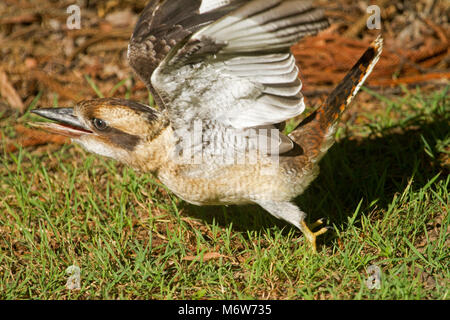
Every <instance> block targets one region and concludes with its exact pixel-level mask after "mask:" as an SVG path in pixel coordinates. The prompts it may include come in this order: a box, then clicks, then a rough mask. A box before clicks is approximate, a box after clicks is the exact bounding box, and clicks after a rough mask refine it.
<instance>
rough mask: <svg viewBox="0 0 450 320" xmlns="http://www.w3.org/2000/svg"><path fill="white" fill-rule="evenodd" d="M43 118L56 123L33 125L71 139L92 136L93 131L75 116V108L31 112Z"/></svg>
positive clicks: (37, 123)
mask: <svg viewBox="0 0 450 320" xmlns="http://www.w3.org/2000/svg"><path fill="white" fill-rule="evenodd" d="M31 112H32V113H34V114H37V115H39V116H41V117H44V118H46V119H49V120H54V121H57V123H54V122H36V123H31V125H33V126H35V127H38V128H42V129H44V130H46V131H48V132H51V133H56V134H59V135H63V136H66V137H69V138H79V137H81V136H84V135H86V134H91V133H92V131H91V130H89V128H86V126H85V125H83V124H82V123H81V122H80V120H78V117H77V116H75V115H74V114H73V108H48V109H36V110H32V111H31Z"/></svg>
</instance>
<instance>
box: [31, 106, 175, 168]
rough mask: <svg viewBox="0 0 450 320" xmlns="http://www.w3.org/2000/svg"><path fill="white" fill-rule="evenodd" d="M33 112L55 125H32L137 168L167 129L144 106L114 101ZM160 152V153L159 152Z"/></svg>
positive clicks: (155, 113) (160, 117)
mask: <svg viewBox="0 0 450 320" xmlns="http://www.w3.org/2000/svg"><path fill="white" fill-rule="evenodd" d="M32 112H33V113H35V114H37V115H39V116H42V117H44V118H47V119H50V120H54V121H56V122H51V123H50V122H39V123H34V125H35V126H37V127H40V128H42V129H44V130H46V131H49V132H51V133H56V134H59V135H63V136H67V137H69V138H71V139H72V141H74V142H76V143H78V144H80V145H81V146H83V147H84V148H85V149H86V150H88V151H90V152H93V153H96V154H99V155H102V156H105V157H109V158H113V159H116V160H118V161H121V162H124V163H127V164H130V165H133V166H135V167H139V164H136V163H140V162H145V161H150V160H151V159H145V158H146V157H149V158H151V157H152V154H153V152H154V150H152V143H153V144H154V142H155V140H157V138H158V137H159V136H160V135H161V133H162V132H163V131H164V130H165V129H166V127H167V126H168V121H166V120H165V119H166V118H165V117H164V115H163V114H162V113H161V112H159V111H157V110H155V109H153V108H151V107H149V106H146V105H143V104H140V103H137V102H133V101H129V100H123V99H115V98H107V99H96V100H89V101H83V102H80V103H79V104H77V105H76V106H75V107H74V108H49V109H37V110H33V111H32ZM159 151H160V152H161V150H159Z"/></svg>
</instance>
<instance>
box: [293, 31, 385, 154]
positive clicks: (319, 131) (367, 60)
mask: <svg viewBox="0 0 450 320" xmlns="http://www.w3.org/2000/svg"><path fill="white" fill-rule="evenodd" d="M382 49H383V38H382V37H381V35H380V36H378V38H377V39H376V40H375V41H373V42H372V43H371V44H370V46H369V48H368V49H367V50H366V52H365V53H364V54H363V55H362V57H361V58H360V59H359V61H358V62H357V63H356V64H355V66H354V67H353V68H352V69H351V70H350V71H349V72H348V73H347V75H346V76H345V78H344V79H343V80H342V81H341V82H340V83H339V84H338V85H337V87H336V88H335V89H334V90H333V91H332V92H331V94H330V95H329V96H328V98H327V100H326V101H325V103H323V104H322V105H321V106H320V107H319V108H318V109H317V110H316V111H314V112H313V113H312V114H311V115H310V116H309V117H308V118H306V119H305V120H303V121H302V122H301V123H300V124H299V125H298V127H297V128H296V129H295V130H294V131H293V132H292V133H291V134H290V135H289V137H290V138H291V139H292V140H294V141H295V142H296V143H297V144H299V145H300V146H301V147H302V148H303V150H304V152H306V153H307V154H308V153H310V152H313V153H316V152H319V153H322V154H324V153H325V151H326V150H327V149H328V148H329V147H331V145H332V144H333V142H334V139H333V136H334V133H335V128H336V126H335V124H336V123H337V121H338V120H339V118H340V116H341V115H342V113H343V112H344V111H345V110H346V109H347V107H348V105H349V104H350V103H351V102H352V101H353V99H354V98H355V96H356V94H357V93H358V91H359V89H360V88H361V86H362V85H363V84H364V82H365V81H366V79H367V77H368V76H369V75H370V73H371V72H372V70H373V68H374V67H375V65H376V63H377V62H378V60H379V58H380V55H381V52H382ZM310 155H311V156H314V155H312V154H310Z"/></svg>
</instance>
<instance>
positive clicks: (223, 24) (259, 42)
mask: <svg viewBox="0 0 450 320" xmlns="http://www.w3.org/2000/svg"><path fill="white" fill-rule="evenodd" d="M204 1H205V0H204ZM174 2H176V1H174ZM207 2H208V3H203V7H202V2H201V1H200V6H199V8H203V9H202V10H207V9H205V8H220V10H221V12H227V13H226V14H224V15H222V16H217V19H216V20H215V21H214V22H209V21H208V22H207V23H206V25H204V26H202V27H199V24H195V27H194V28H191V29H190V30H189V32H190V33H189V34H188V35H186V36H185V38H183V39H182V40H179V41H178V42H177V43H176V44H175V45H174V47H172V48H171V49H170V53H168V54H166V55H165V58H164V59H163V60H162V62H161V63H160V64H159V66H158V67H157V68H156V70H155V71H154V72H153V74H152V76H151V86H152V88H153V87H154V88H155V89H156V90H155V91H156V92H157V93H158V95H159V97H160V98H161V100H162V102H163V104H164V105H165V106H166V107H167V109H168V112H169V116H170V118H171V123H172V126H174V128H175V129H176V130H177V129H180V128H183V127H189V126H191V125H192V120H193V119H199V120H205V121H214V122H217V123H218V124H219V125H223V126H225V127H231V128H235V129H236V130H246V129H248V128H252V127H260V126H273V125H276V124H278V123H282V122H284V121H286V120H287V119H290V118H292V117H295V116H297V115H299V114H301V113H302V112H303V111H304V109H305V105H304V101H303V96H302V94H301V92H300V91H301V88H302V84H301V81H300V80H299V79H298V71H299V70H298V67H297V66H296V63H295V59H294V57H293V55H292V54H291V52H290V47H291V46H292V45H293V44H294V43H296V42H297V41H299V40H300V39H301V38H302V37H304V36H306V35H309V34H314V33H317V32H318V31H320V30H322V29H324V28H326V27H327V26H328V21H327V20H326V18H325V17H324V15H323V12H322V10H319V9H317V8H315V7H314V6H313V5H312V2H311V1H307V0H248V1H238V2H233V1H224V0H217V1H214V0H208V1H207ZM225 2H229V3H232V4H234V5H235V6H234V7H233V10H228V9H229V8H230V6H229V4H225V5H224V6H223V7H220V3H225ZM197 4H198V3H197ZM202 10H200V11H202ZM214 10H217V9H214ZM200 11H199V12H200ZM212 12H214V11H211V12H210V14H211V13H212ZM200 16H201V15H200ZM183 21H184V20H183ZM202 21H203V20H202ZM205 21H206V20H205ZM183 30H185V29H183ZM180 32H181V31H180ZM180 34H183V32H181V33H180ZM166 49H167V48H166Z"/></svg>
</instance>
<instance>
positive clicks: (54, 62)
mask: <svg viewBox="0 0 450 320" xmlns="http://www.w3.org/2000/svg"><path fill="white" fill-rule="evenodd" d="M80 3H85V4H84V5H83V6H82V7H81V13H82V28H81V29H80V30H69V29H68V28H67V25H66V20H67V18H68V14H67V12H66V10H67V7H69V6H70V5H72V4H73V1H72V0H63V1H52V0H3V1H1V2H0V57H1V59H0V105H7V106H9V108H11V109H13V110H14V111H16V113H14V112H13V113H10V114H9V117H11V116H17V113H18V114H23V113H24V112H25V111H26V110H27V109H28V108H29V106H30V104H31V103H32V101H33V100H34V99H35V98H36V96H38V95H39V94H41V98H40V100H39V101H38V106H51V105H54V104H55V101H57V103H58V105H61V106H64V105H67V106H70V105H73V104H74V103H76V102H77V101H79V100H82V99H89V98H95V97H96V94H95V91H94V90H93V88H92V87H91V86H90V85H89V84H88V81H87V80H86V77H90V78H91V79H92V80H93V81H94V82H95V84H96V85H97V87H98V88H99V90H100V91H101V92H102V93H103V94H104V95H105V96H110V95H111V94H113V95H115V96H120V97H123V96H124V95H125V94H126V93H127V92H130V93H131V96H132V98H133V99H135V100H141V101H142V100H146V99H147V90H146V88H145V86H144V85H143V83H142V82H140V81H138V80H137V79H136V77H134V76H133V72H132V70H131V68H130V67H129V66H128V65H127V61H126V49H127V44H128V40H129V38H130V36H131V33H132V30H133V27H134V24H135V23H136V21H137V18H138V15H139V13H140V12H141V10H142V9H143V8H144V6H145V4H146V0H139V1H132V0H125V1H118V0H107V1H80ZM318 3H320V4H321V5H323V6H324V8H325V10H326V13H327V15H328V16H329V17H330V20H331V22H332V26H331V27H330V28H329V29H327V30H326V31H324V32H322V33H321V34H319V35H318V36H315V37H309V38H306V39H304V40H303V41H301V42H300V43H299V44H297V45H295V46H294V47H293V48H292V49H293V52H294V54H295V56H296V58H297V61H298V65H299V67H300V74H301V78H302V81H303V82H304V91H303V92H304V94H305V95H306V96H307V97H308V98H310V99H311V101H316V100H314V99H318V101H320V99H322V98H323V97H324V96H325V95H326V94H327V93H328V92H329V91H330V90H331V89H332V87H333V86H334V85H336V84H337V83H338V82H339V81H340V80H341V79H342V78H343V76H344V75H345V73H346V72H347V71H348V70H349V69H350V68H351V67H352V65H353V64H354V63H355V62H356V60H357V59H358V58H359V56H360V55H361V54H362V53H363V52H364V50H365V49H366V48H367V46H368V44H369V43H370V42H371V41H372V40H373V39H374V38H375V37H376V36H377V34H378V33H379V32H380V30H374V31H370V30H368V29H367V27H366V21H367V19H368V16H369V15H368V14H367V13H366V11H365V10H366V8H367V6H368V5H370V4H374V3H376V4H378V5H379V6H380V8H381V9H382V10H381V12H382V19H383V20H382V32H383V36H384V38H385V50H384V52H383V55H382V57H381V59H380V62H379V63H378V65H377V67H376V68H375V70H374V72H373V74H372V76H371V77H370V78H369V80H368V83H367V85H368V86H369V87H371V88H373V89H374V90H389V89H390V88H395V87H396V86H398V85H400V84H402V85H407V86H408V85H409V86H417V85H420V86H424V87H425V86H426V87H427V88H429V87H430V85H431V88H434V87H436V86H437V87H439V86H442V85H443V84H444V85H445V84H447V83H448V80H449V78H450V68H449V63H450V59H449V37H450V34H449V30H450V28H449V22H448V17H449V16H450V14H449V13H450V4H449V2H448V1H445V0H417V1H409V0H402V1H395V3H393V2H392V1H386V0H379V1H368V0H365V1H352V0H338V1H327V0H319V1H318ZM118 83H121V84H122V85H121V86H120V87H118V88H117V87H116V86H117V84H118ZM0 112H1V109H0ZM1 119H2V115H1V114H0V121H2V120H1ZM0 123H1V122H0ZM25 129H26V128H24V127H16V132H17V134H18V136H20V137H21V138H20V141H19V142H20V143H22V144H23V145H26V146H32V145H40V144H42V143H45V142H56V143H61V141H60V140H57V141H56V140H54V139H55V138H54V136H52V135H43V134H42V132H40V131H39V133H38V131H36V130H34V129H26V130H25ZM10 148H11V150H14V147H12V146H11V147H10Z"/></svg>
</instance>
